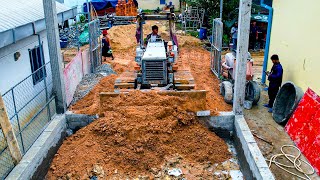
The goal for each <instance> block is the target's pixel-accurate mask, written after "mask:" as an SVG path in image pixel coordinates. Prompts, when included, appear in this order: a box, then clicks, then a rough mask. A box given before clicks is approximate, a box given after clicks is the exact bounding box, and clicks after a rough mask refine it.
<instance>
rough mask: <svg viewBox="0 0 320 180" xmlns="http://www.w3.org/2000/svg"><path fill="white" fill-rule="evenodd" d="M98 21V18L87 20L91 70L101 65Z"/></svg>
mask: <svg viewBox="0 0 320 180" xmlns="http://www.w3.org/2000/svg"><path fill="white" fill-rule="evenodd" d="M99 24H100V22H99V19H96V20H92V21H90V22H89V44H90V62H91V68H92V72H94V71H95V68H96V67H98V66H99V65H101V63H102V62H101V50H100V49H101V42H100V26H99Z"/></svg>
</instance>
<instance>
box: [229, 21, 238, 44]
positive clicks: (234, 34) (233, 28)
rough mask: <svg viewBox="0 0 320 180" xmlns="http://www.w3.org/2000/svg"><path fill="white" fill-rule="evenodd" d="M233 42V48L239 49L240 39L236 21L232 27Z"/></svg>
mask: <svg viewBox="0 0 320 180" xmlns="http://www.w3.org/2000/svg"><path fill="white" fill-rule="evenodd" d="M231 36H232V44H233V47H232V48H233V49H234V50H237V39H238V22H235V23H234V26H233V27H232V28H231Z"/></svg>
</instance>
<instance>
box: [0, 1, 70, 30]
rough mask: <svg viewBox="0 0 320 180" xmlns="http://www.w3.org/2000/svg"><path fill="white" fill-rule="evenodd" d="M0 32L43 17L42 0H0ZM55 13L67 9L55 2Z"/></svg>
mask: <svg viewBox="0 0 320 180" xmlns="http://www.w3.org/2000/svg"><path fill="white" fill-rule="evenodd" d="M0 3H1V5H0V32H3V31H6V30H9V29H13V28H15V27H19V26H22V25H25V24H28V23H32V22H34V21H37V20H40V19H44V13H43V3H42V0H1V2H0ZM56 7H57V13H61V12H64V11H67V10H69V9H70V8H68V7H67V6H65V5H63V4H61V3H59V2H56Z"/></svg>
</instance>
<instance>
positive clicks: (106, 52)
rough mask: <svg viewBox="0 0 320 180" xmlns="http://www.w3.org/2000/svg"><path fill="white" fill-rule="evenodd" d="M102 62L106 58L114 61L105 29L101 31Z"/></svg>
mask: <svg viewBox="0 0 320 180" xmlns="http://www.w3.org/2000/svg"><path fill="white" fill-rule="evenodd" d="M102 35H103V37H102V61H105V60H106V58H107V57H111V58H112V60H114V57H113V54H112V50H111V46H110V39H109V37H108V31H107V30H106V29H105V30H103V31H102Z"/></svg>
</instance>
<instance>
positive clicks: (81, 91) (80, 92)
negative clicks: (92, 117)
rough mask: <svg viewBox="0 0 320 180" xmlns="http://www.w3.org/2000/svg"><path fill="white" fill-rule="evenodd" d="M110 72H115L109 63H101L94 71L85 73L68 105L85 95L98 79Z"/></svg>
mask: <svg viewBox="0 0 320 180" xmlns="http://www.w3.org/2000/svg"><path fill="white" fill-rule="evenodd" d="M111 74H116V72H115V71H114V70H113V69H112V67H111V66H110V65H109V64H102V65H100V66H98V67H97V68H96V72H95V73H91V74H86V75H85V76H84V77H83V78H82V80H81V82H80V83H79V85H78V86H77V89H76V92H75V93H74V95H73V100H72V102H71V104H70V105H73V104H75V103H76V102H77V101H78V100H80V99H82V98H83V97H84V96H86V95H87V94H88V93H89V92H90V91H91V90H92V88H93V87H94V86H95V85H97V84H98V83H99V81H100V79H102V78H103V77H105V76H109V75H111Z"/></svg>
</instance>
